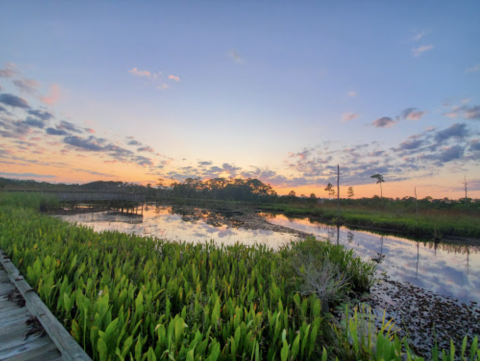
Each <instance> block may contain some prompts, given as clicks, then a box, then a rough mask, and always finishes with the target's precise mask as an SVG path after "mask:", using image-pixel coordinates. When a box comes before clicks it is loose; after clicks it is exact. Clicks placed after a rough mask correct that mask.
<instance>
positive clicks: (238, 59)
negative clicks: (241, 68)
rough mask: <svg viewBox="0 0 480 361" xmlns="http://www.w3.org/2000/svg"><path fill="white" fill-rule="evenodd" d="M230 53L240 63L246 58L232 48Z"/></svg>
mask: <svg viewBox="0 0 480 361" xmlns="http://www.w3.org/2000/svg"><path fill="white" fill-rule="evenodd" d="M228 55H229V56H230V57H231V58H232V59H233V61H235V62H236V63H238V64H242V63H243V62H244V60H243V59H242V58H241V57H240V54H239V53H238V52H237V51H236V50H230V51H229V52H228Z"/></svg>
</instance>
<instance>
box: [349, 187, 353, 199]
mask: <svg viewBox="0 0 480 361" xmlns="http://www.w3.org/2000/svg"><path fill="white" fill-rule="evenodd" d="M354 195H355V193H353V187H348V198H352V197H353V196H354Z"/></svg>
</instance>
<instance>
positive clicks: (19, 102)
mask: <svg viewBox="0 0 480 361" xmlns="http://www.w3.org/2000/svg"><path fill="white" fill-rule="evenodd" d="M0 103H3V104H5V105H8V106H11V107H12V108H21V109H30V106H29V105H28V103H27V101H26V100H25V99H23V98H20V97H17V96H16V95H13V94H8V93H3V94H0Z"/></svg>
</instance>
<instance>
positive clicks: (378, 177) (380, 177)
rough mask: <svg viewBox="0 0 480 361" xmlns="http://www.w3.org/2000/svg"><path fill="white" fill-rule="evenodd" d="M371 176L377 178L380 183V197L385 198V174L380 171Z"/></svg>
mask: <svg viewBox="0 0 480 361" xmlns="http://www.w3.org/2000/svg"><path fill="white" fill-rule="evenodd" d="M370 178H375V179H376V180H377V184H380V199H381V198H383V191H382V183H383V182H385V181H384V179H383V175H381V174H380V173H377V174H374V175H371V176H370Z"/></svg>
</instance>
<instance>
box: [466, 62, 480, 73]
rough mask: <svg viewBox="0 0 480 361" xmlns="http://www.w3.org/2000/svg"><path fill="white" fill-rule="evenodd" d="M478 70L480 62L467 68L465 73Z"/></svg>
mask: <svg viewBox="0 0 480 361" xmlns="http://www.w3.org/2000/svg"><path fill="white" fill-rule="evenodd" d="M477 71H480V63H478V64H476V65H474V66H472V67H471V68H468V69H467V70H465V74H467V73H475V72H477Z"/></svg>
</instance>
